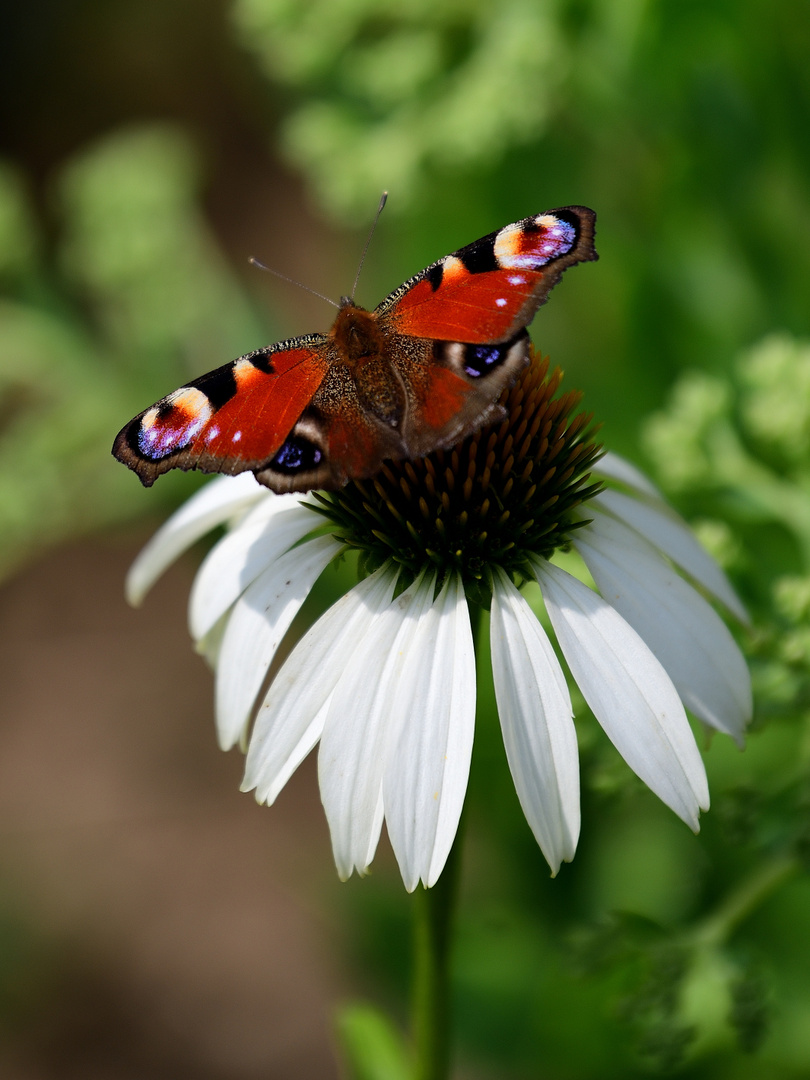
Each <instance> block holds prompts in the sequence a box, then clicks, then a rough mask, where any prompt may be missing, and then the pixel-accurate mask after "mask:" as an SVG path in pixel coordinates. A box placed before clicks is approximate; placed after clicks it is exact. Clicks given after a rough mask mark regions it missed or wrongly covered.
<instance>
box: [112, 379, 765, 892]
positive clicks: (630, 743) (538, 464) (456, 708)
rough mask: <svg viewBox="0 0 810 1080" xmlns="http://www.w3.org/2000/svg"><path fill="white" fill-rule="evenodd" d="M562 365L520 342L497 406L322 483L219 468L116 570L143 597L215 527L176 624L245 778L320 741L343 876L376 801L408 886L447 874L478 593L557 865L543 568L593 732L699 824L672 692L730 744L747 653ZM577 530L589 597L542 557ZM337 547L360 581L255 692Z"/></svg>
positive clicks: (559, 760) (685, 727)
mask: <svg viewBox="0 0 810 1080" xmlns="http://www.w3.org/2000/svg"><path fill="white" fill-rule="evenodd" d="M559 382H560V375H559V372H553V373H552V374H549V373H548V368H547V363H546V362H543V361H540V360H538V359H537V358H535V359H534V360H533V362H532V364H531V365H530V367H528V368H527V369H526V370H525V371H524V372H523V374H522V375H521V376H520V378H519V379H518V381H517V382H516V384H515V386H514V387H512V389H511V390H509V391H508V392H506V393H505V394H504V396H503V398H502V404H503V405H504V407H505V410H506V418H505V419H504V420H503V421H502V422H501V423H500V424H497V425H494V426H493V427H490V428H486V429H483V430H482V431H480V432H478V433H476V434H475V435H473V436H471V437H469V438H467V439H466V440H465V441H464V442H463V443H461V444H459V445H458V446H456V447H454V448H453V449H452V450H447V451H438V452H436V453H434V454H431V455H429V456H428V457H426V458H424V459H420V460H417V461H412V462H403V463H398V464H387V465H386V466H385V467H384V469H383V471H382V473H381V474H380V475H379V476H378V477H376V478H375V479H374V480H373V481H367V482H364V483H355V484H349V485H348V486H347V487H346V488H343V489H342V490H341V491H339V492H336V493H332V494H329V495H310V496H298V495H283V496H278V495H273V494H271V493H270V492H268V491H266V490H265V489H263V488H261V487H260V486H259V485H258V484H257V483H256V482H255V480H254V478H253V477H252V475H250V474H248V475H246V476H240V477H236V478H222V479H220V480H216V481H214V482H212V483H211V484H210V485H208V486H207V487H206V488H204V489H203V490H202V491H201V492H200V493H198V494H197V495H196V496H195V497H194V498H193V499H191V500H190V501H189V502H188V503H187V504H186V506H185V507H183V508H182V509H181V510H180V511H179V512H178V513H177V514H176V515H175V516H174V517H173V518H172V519H170V521H168V522H167V523H166V525H165V526H164V527H163V529H161V531H160V532H159V533H158V534H157V535H156V536H155V537H154V539H153V540H152V542H151V543H150V544H149V545H148V546H147V548H146V549H145V550H144V551H143V552H142V554H141V555H140V557H139V559H138V561H137V562H136V564H135V565H134V566H133V568H132V572H131V574H130V578H129V596H130V598H131V599H132V600H133V602H138V601H139V600H140V599H141V598H142V597H143V595H144V593H145V592H146V590H147V589H148V588H149V587H150V585H151V584H152V583H153V582H154V580H155V579H156V578H157V576H158V575H159V574H160V573H161V572H162V571H163V570H164V569H165V567H166V566H167V565H168V563H169V562H170V561H171V560H172V559H174V558H175V557H176V556H177V555H178V554H179V552H180V551H181V550H183V549H184V548H185V547H187V546H188V545H190V544H191V543H192V542H193V541H194V540H196V539H197V538H198V537H200V536H202V535H203V534H204V533H205V532H206V531H208V530H209V529H211V528H212V527H214V526H215V525H218V524H226V525H227V526H228V531H227V532H226V534H225V536H224V537H223V539H221V540H220V541H219V543H218V544H216V546H215V547H214V548H213V549H212V550H211V552H210V553H209V555H208V556H207V558H206V559H205V560H204V562H203V564H202V566H201V568H200V570H199V573H198V575H197V578H196V581H195V584H194V588H193V592H192V596H191V605H190V622H191V632H192V634H193V636H194V638H195V639H196V640H197V642H198V644H199V647H200V648H201V650H203V651H205V652H206V654H207V655H208V656H209V657H210V658H211V659H212V662H213V663H214V666H215V669H216V716H217V727H218V732H219V739H220V743H221V745H222V746H223V747H224V748H227V747H231V746H233V745H235V744H237V743H241V744H244V743H245V742H246V741H247V742H248V752H247V763H246V773H245V781H244V788H245V790H252V789H254V788H255V790H256V796H257V798H258V799H259V801H260V802H267V803H272V802H273V800H274V799H275V798H276V796H277V795H278V793H279V791H280V790H281V789H282V787H283V786H284V784H285V783H286V782H287V780H288V779H289V777H290V775H291V774H292V772H293V771H294V770H295V769H296V768H297V766H298V765H299V764H300V762H301V761H302V760H303V758H304V757H305V756H306V755H307V754H308V753H309V751H310V750H311V749H312V748H313V747H314V746H315V744H316V743H317V742H318V741H320V748H319V757H318V771H319V780H320V788H321V797H322V800H323V804H324V808H325V811H326V815H327V818H328V821H329V827H330V830H331V835H332V845H333V850H334V855H335V861H336V863H337V867H338V872H339V874H340V876H341V877H342V878H347V877H348V876H349V875H350V874H351V873H352V871H353V870H355V869H356V870H358V871H359V872H360V873H363V872H365V871H366V870H367V868H368V866H369V864H370V863H371V861H372V859H373V857H374V853H375V850H376V847H377V842H378V840H379V836H380V831H381V828H382V822H383V819H385V821H386V824H387V829H388V833H389V836H390V840H391V844H392V846H393V849H394V852H395V854H396V857H397V860H398V862H399V866H400V869H401V872H402V877H403V881H404V883H405V886H406V888H407V889H409V890H412V889H414V888H415V887H416V885H417V884H418V883H419V881H420V880H421V881H422V882H423V883H424V884H425V885H426V886H430V885H433V884H434V882H435V881H436V880H437V878H438V876H439V874H440V873H441V870H442V867H443V866H444V864H445V861H446V859H447V856H448V853H449V851H450V848H451V846H452V843H453V839H454V837H455V834H456V830H457V826H458V821H459V817H460V814H461V809H462V805H463V802H464V796H465V792H466V787H467V779H468V774H469V767H470V757H471V753H472V744H473V729H474V717H475V700H476V695H475V653H474V647H473V634H472V629H471V621H470V606H469V605H470V603H474V604H476V605H480V606H483V607H487V606H489V607H490V609H491V616H490V619H491V622H490V637H491V651H492V666H493V674H494V681H495V693H496V700H497V705H498V712H499V715H500V721H501V727H502V730H503V737H504V743H505V746H506V752H507V757H508V761H509V766H510V769H511V771H512V776H513V778H514V782H515V787H516V789H517V793H518V797H519V799H520V802H521V805H522V807H523V810H524V813H525V815H526V818H527V820H528V822H529V825H530V826H531V828H532V831H533V832H534V835H535V837H536V838H537V842H538V844H539V845H540V847H541V849H542V851H543V854H544V855H545V857H546V859H547V861H548V863H549V865H550V867H551V869H552V872H553V873H556V872H557V870H558V869H559V866H560V863H561V862H563V861H567V860H570V859H571V858H572V857H573V855H574V851H575V849H576V844H577V839H578V835H579V826H580V811H579V761H578V753H577V741H576V733H575V728H574V722H573V717H572V708H571V701H570V697H569V692H568V687H567V685H566V679H565V676H564V674H563V670H562V667H561V665H560V661H559V659H558V657H557V654H556V652H555V650H554V647H553V645H552V643H551V642H550V641H549V638H548V636H547V635H546V633H545V631H544V630H543V627H542V625H541V623H540V622H539V620H538V619H537V617H536V615H535V613H534V611H533V610H532V608H531V607H530V606H529V603H528V601H527V600H526V599H525V598H524V597H523V595H522V594H521V592H520V588H519V586H520V585H522V584H524V583H525V582H527V581H535V582H537V584H538V585H539V586H540V590H541V592H542V595H543V600H544V602H545V607H546V611H547V614H548V617H549V620H550V623H551V626H552V628H553V630H554V634H555V636H556V640H557V645H558V646H559V649H560V651H561V652H562V654H563V656H564V658H565V660H566V662H567V664H568V667H569V669H570V672H571V674H572V676H573V678H574V679H575V680H576V682H577V684H578V686H579V688H580V690H581V692H582V695H583V697H584V698H585V700H586V701H587V703H588V705H589V706H590V708H591V709H592V711H593V713H594V715H595V716H596V718H597V720H598V721H599V723H600V724H601V725H602V727H603V728H604V730H605V732H606V733H607V735H608V737H609V738H610V740H611V741H612V742H613V744H614V745H615V746H616V748H617V749H618V751H619V753H620V754H621V755H622V757H624V759H625V760H626V761H627V763H628V765H629V766H630V767H631V768H632V769H633V770H634V771H635V772H636V773H637V775H638V776H639V777H641V779H642V780H643V781H644V782H645V783H646V784H647V785H648V786H649V787H650V788H651V789H652V790H653V791H654V792H655V793H656V794H657V795H658V796H659V798H661V799H662V800H663V801H664V802H665V803H666V804H667V805H668V806H669V807H671V808H672V809H673V810H674V811H675V813H676V814H678V816H679V817H681V818H682V819H683V820H684V821H685V822H686V823H687V824H688V825H689V826H690V827H691V828H692V829H697V827H698V815H699V811H700V810H701V809H706V808H707V807H708V804H709V793H708V787H707V783H706V774H705V771H704V768H703V762H702V760H701V757H700V754H699V752H698V749H697V745H696V742H695V739H694V736H693V734H692V730H691V728H690V726H689V722H688V720H687V717H686V713H685V711H684V706H686V707H688V708H689V709H690V710H691V711H692V713H693V714H694V715H695V716H696V717H697V718H698V719H700V720H701V721H703V722H704V723H705V724H708V725H709V726H711V727H713V728H716V729H718V730H719V731H723V732H726V733H727V734H729V735H731V736H732V738H734V739H735V740H736V741H737V742H741V740H742V734H743V731H744V728H745V725H746V723H747V721H748V719H749V717H750V713H751V690H750V681H749V676H748V671H747V668H746V665H745V662H744V660H743V658H742V655H741V653H740V651H739V649H738V648H737V645H736V644H735V642H734V639H733V638H732V636H731V634H730V633H729V631H728V629H727V628H726V626H725V624H724V623H723V622H722V620H721V619H720V618H719V616H718V615H717V614H716V612H715V611H714V609H713V608H712V607H711V606H710V604H709V603H708V602H707V601H706V599H704V597H703V595H702V594H701V592H699V591H698V590H697V589H696V588H695V587H694V586H693V585H691V584H689V583H687V581H686V580H685V579H684V578H682V577H681V576H679V573H678V570H681V571H684V572H685V573H686V574H687V575H688V576H689V577H690V578H691V579H692V580H693V581H694V582H695V583H696V584H697V585H698V586H700V588H701V589H702V590H703V591H704V592H705V593H706V594H708V595H709V596H711V597H712V598H713V599H715V600H717V601H719V602H720V603H721V604H723V605H724V606H725V607H726V608H727V609H729V610H730V611H731V612H732V613H733V614H734V615H736V616H737V617H738V618H740V619H742V620H744V619H745V613H744V611H743V610H742V608H741V606H740V604H739V601H738V600H737V599H736V597H735V595H734V592H733V591H732V589H731V587H730V585H729V584H728V582H727V580H726V578H725V577H724V575H723V574H722V572H721V571H720V569H719V568H718V567H717V566H716V564H715V563H714V562H713V561H712V560H711V559H710V558H709V556H708V555H706V553H705V552H704V551H703V549H702V548H701V547H700V546H699V545H698V543H697V541H696V540H695V539H694V537H693V536H692V534H691V532H690V531H689V530H688V528H687V527H686V525H685V524H684V522H683V521H682V520H681V519H680V518H678V517H677V516H676V515H675V514H674V513H673V511H672V510H670V509H669V508H668V507H667V506H666V504H665V503H664V502H663V500H662V499H661V497H660V495H659V494H658V493H657V492H656V490H655V489H654V488H653V487H652V485H651V484H650V483H649V482H648V481H647V480H646V479H645V478H644V477H643V476H642V475H641V474H639V473H638V472H637V471H636V470H635V469H634V468H633V467H632V466H630V465H629V464H628V463H626V462H624V461H622V460H621V459H619V458H616V457H615V456H613V455H605V456H603V457H601V458H600V456H599V455H600V448H599V447H598V446H597V445H596V444H595V443H594V442H593V439H592V436H591V433H590V431H589V421H588V418H586V417H583V416H582V415H581V414H580V415H573V410H574V409H575V407H576V406H577V404H578V402H579V396H578V395H577V394H573V393H567V394H563V395H561V396H556V395H557V390H558V387H559ZM596 481H599V482H596ZM603 485H604V486H603ZM571 546H573V548H575V549H576V551H577V552H578V553H579V555H580V556H581V558H582V560H583V562H584V564H585V566H586V567H587V569H588V571H589V572H590V575H591V576H592V578H593V581H594V582H595V583H596V587H597V589H598V592H597V591H594V590H593V589H592V588H590V587H589V586H587V585H585V584H583V583H582V582H581V581H580V580H579V579H578V578H575V577H573V576H572V575H571V574H570V573H567V572H566V571H564V570H562V569H561V568H560V567H559V566H557V565H555V564H554V563H553V562H552V561H550V560H551V559H552V557H553V556H554V553H555V552H556V551H558V550H560V549H568V548H570V547H571ZM347 549H348V550H351V549H356V550H359V551H360V567H361V571H362V573H363V574H364V575H365V576H363V577H362V580H361V581H360V582H359V584H357V585H356V586H355V587H354V588H352V589H351V590H350V591H349V592H347V593H346V594H345V595H344V596H342V597H341V598H340V599H339V600H338V601H337V602H336V603H335V604H334V605H333V606H332V607H331V608H330V609H329V610H328V611H327V612H326V613H325V614H324V615H322V616H321V618H319V619H318V620H317V621H316V622H315V624H314V625H313V626H312V627H311V628H310V630H309V631H308V632H307V633H306V634H305V635H304V636H303V638H301V640H300V641H299V642H298V644H297V645H296V646H295V648H294V649H293V650H292V652H291V653H290V655H289V656H288V657H287V659H286V660H285V662H284V664H283V665H282V667H281V668H280V670H279V671H278V672H277V674H276V675H275V678H274V679H273V681H272V683H271V684H270V687H269V689H268V690H267V691H266V692H265V693H262V689H263V686H264V684H265V682H266V679H267V674H268V671H269V668H270V665H271V663H272V660H273V657H274V655H275V652H276V650H277V648H278V646H279V644H280V642H281V640H282V638H283V637H284V635H285V633H286V631H287V630H288V628H289V626H290V623H291V621H292V619H293V617H294V616H295V614H296V613H297V611H298V610H299V608H300V607H301V604H302V603H303V601H304V600H305V599H306V597H307V595H308V593H309V592H310V590H311V588H312V586H313V585H314V583H315V581H316V580H317V578H318V576H319V575H320V573H321V572H322V571H323V569H324V568H325V567H326V566H327V564H328V563H329V562H330V561H331V560H332V559H333V558H335V557H336V556H337V555H338V554H339V553H341V552H344V551H346V550H347ZM676 567H677V570H676ZM251 723H252V729H251Z"/></svg>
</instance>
